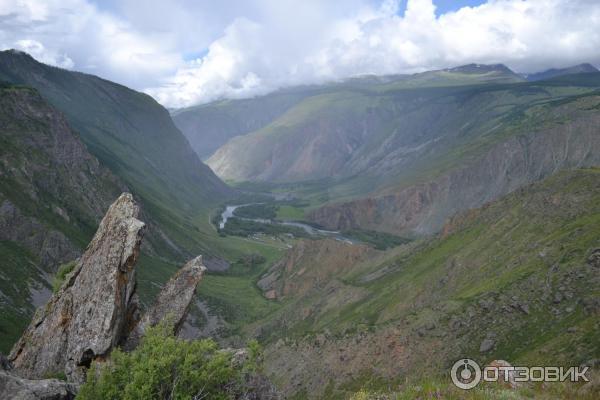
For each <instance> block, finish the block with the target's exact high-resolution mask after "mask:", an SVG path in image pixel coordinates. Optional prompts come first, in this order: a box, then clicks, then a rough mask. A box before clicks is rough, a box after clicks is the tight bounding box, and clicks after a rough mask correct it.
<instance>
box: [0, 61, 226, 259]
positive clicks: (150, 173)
mask: <svg viewBox="0 0 600 400" xmlns="http://www.w3.org/2000/svg"><path fill="white" fill-rule="evenodd" d="M0 79H3V80H6V81H9V82H12V83H17V84H25V85H29V86H32V87H34V88H36V89H37V90H39V92H40V93H41V94H42V96H44V98H46V99H47V100H48V101H49V102H50V103H51V104H52V105H53V106H55V107H56V108H57V109H59V110H61V111H62V112H63V113H64V114H65V115H66V117H67V119H68V120H69V123H70V124H71V125H72V126H73V127H74V128H75V129H76V130H77V131H78V132H79V133H80V134H81V138H82V140H83V141H84V143H85V144H86V146H87V147H88V149H89V150H90V152H91V153H92V154H94V155H95V156H96V157H97V158H98V159H99V160H100V162H101V163H102V164H103V165H105V166H107V167H108V168H109V169H110V170H111V171H112V172H113V173H114V174H115V175H117V176H119V177H120V178H121V179H122V180H123V181H124V182H125V183H126V184H127V185H128V186H129V188H130V189H131V190H132V192H133V193H134V195H136V196H137V197H139V198H140V199H141V202H142V206H143V209H144V212H145V213H146V215H147V217H150V218H146V219H150V220H149V221H148V222H149V223H150V224H151V225H153V226H155V228H156V229H155V232H157V233H156V235H155V236H154V237H153V238H149V239H150V240H149V242H150V245H151V246H152V248H153V250H154V253H155V254H157V253H158V252H160V255H161V257H163V258H170V259H175V260H178V261H179V260H181V259H183V258H185V257H186V256H188V255H190V254H197V253H199V252H201V251H203V250H207V249H208V248H209V246H208V245H207V242H208V241H210V240H211V238H214V237H215V236H216V235H215V234H214V231H213V230H212V227H211V226H210V225H209V223H208V219H209V217H208V212H209V209H210V208H211V206H213V205H214V204H216V203H218V202H220V201H221V200H223V199H224V198H226V197H227V196H230V195H231V194H232V191H231V189H229V188H228V187H227V186H226V185H225V184H224V183H222V182H221V181H220V180H219V179H218V178H217V177H216V176H215V175H214V174H213V173H212V172H211V171H210V169H209V168H208V167H207V166H206V165H204V164H202V163H201V162H200V160H199V159H198V157H197V156H196V154H195V153H194V152H193V150H192V149H191V147H190V146H189V143H188V142H187V140H186V139H185V137H184V136H183V135H182V134H181V132H180V131H179V130H178V129H177V128H176V127H175V125H174V124H173V122H172V120H171V119H170V116H169V114H168V112H167V110H165V109H164V108H163V107H161V106H160V105H159V104H158V103H157V102H156V101H154V100H153V99H152V98H151V97H150V96H147V95H145V94H142V93H139V92H136V91H133V90H131V89H128V88H126V87H124V86H121V85H118V84H115V83H112V82H109V81H106V80H104V79H101V78H98V77H95V76H92V75H86V74H82V73H78V72H72V71H67V70H62V69H59V68H54V67H50V66H47V65H44V64H41V63H38V62H37V61H35V60H34V59H33V58H31V57H30V56H28V55H27V54H25V53H21V52H16V51H4V52H1V53H0ZM212 252H213V253H215V252H216V253H219V249H218V248H216V249H214V250H212Z"/></svg>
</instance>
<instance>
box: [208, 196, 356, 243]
mask: <svg viewBox="0 0 600 400" xmlns="http://www.w3.org/2000/svg"><path fill="white" fill-rule="evenodd" d="M253 204H260V203H247V204H237V205H230V206H226V207H225V211H223V212H222V213H221V223H220V224H219V229H223V228H225V224H226V223H227V220H228V219H229V218H233V217H235V218H239V219H243V220H246V221H254V222H260V223H263V224H278V225H286V226H294V227H297V228H302V229H304V231H305V232H306V233H308V234H309V235H311V236H326V237H331V238H334V239H337V240H340V241H343V242H347V243H356V241H355V240H353V239H350V238H347V237H345V236H344V235H342V234H341V233H340V232H337V231H328V230H324V229H317V228H315V227H313V226H310V225H307V224H303V223H302V222H292V221H277V220H272V219H263V218H242V217H238V216H235V215H233V212H234V211H235V210H236V209H237V208H239V207H244V206H250V205H253Z"/></svg>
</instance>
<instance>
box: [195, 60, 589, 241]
mask: <svg viewBox="0 0 600 400" xmlns="http://www.w3.org/2000/svg"><path fill="white" fill-rule="evenodd" d="M498 68H499V67H497V66H492V67H489V68H484V67H482V66H477V65H471V66H465V67H461V68H460V69H458V72H456V70H453V71H454V72H453V73H455V74H461V75H462V76H468V75H469V74H472V73H475V72H476V71H478V70H480V69H481V70H483V72H482V73H483V74H484V75H485V74H487V73H489V69H491V70H492V71H496V70H497V69H498ZM473 71H475V72H473ZM501 71H504V70H503V69H501ZM476 76H479V75H476ZM598 88H600V73H595V74H594V73H590V74H580V75H570V76H564V77H557V78H554V80H552V81H540V82H512V83H511V82H508V83H496V82H492V83H485V82H479V83H478V84H464V82H463V84H462V85H455V84H452V85H445V86H440V85H438V86H427V85H423V86H421V87H419V86H416V87H409V86H408V85H405V86H404V87H400V88H399V87H398V83H397V81H396V82H395V83H389V82H387V81H386V83H383V84H368V85H367V84H365V85H363V86H361V87H360V88H357V87H356V86H355V87H350V86H348V85H342V84H340V85H337V86H328V87H327V88H323V89H322V91H321V92H319V94H316V95H314V96H309V97H305V98H304V99H303V100H302V101H300V102H299V103H297V104H296V105H295V106H293V107H291V108H290V109H288V110H287V111H286V112H285V113H284V114H283V115H281V116H280V117H278V118H277V119H275V120H274V121H273V122H271V123H270V124H268V125H266V126H265V127H263V128H261V129H259V130H257V131H254V132H251V133H248V134H246V135H243V136H238V137H235V138H233V139H231V140H229V142H228V143H227V144H225V145H224V146H222V147H221V148H220V149H219V150H217V152H215V154H213V155H212V156H211V157H210V158H209V159H208V160H207V163H208V164H209V166H211V167H212V168H213V170H214V171H215V172H216V173H217V174H218V175H219V176H221V177H222V178H224V179H229V180H234V181H251V182H256V183H260V182H268V183H275V184H280V185H281V184H288V183H290V182H292V183H295V184H296V185H300V186H302V185H304V186H305V189H306V190H304V193H303V194H304V195H306V194H308V196H309V197H310V201H311V205H310V207H309V208H308V209H306V210H305V211H306V212H305V215H307V216H308V218H309V219H310V220H312V221H313V222H315V223H317V224H319V225H322V226H324V227H326V228H329V229H334V230H347V229H355V228H360V229H369V230H381V231H386V232H389V233H394V234H401V235H405V234H408V235H414V234H417V235H420V234H429V233H433V232H436V231H437V230H438V229H440V227H441V226H442V224H443V223H444V221H445V219H446V218H448V217H450V216H451V215H453V214H454V213H456V212H460V211H462V210H465V209H468V208H472V207H478V206H480V205H482V204H483V203H485V202H487V201H490V200H493V199H496V198H498V197H499V196H501V195H503V194H506V193H509V192H510V191H512V190H515V189H516V188H518V187H520V186H521V185H523V184H527V183H530V182H533V181H536V180H539V179H542V178H544V177H546V176H548V175H550V174H552V173H554V172H556V171H558V170H560V169H564V168H572V167H580V166H593V165H596V163H597V162H598V154H599V152H598V151H595V150H594V149H596V148H597V145H598V143H597V137H598V136H597V134H596V132H597V128H596V126H597V122H596V119H597V118H598V115H599V113H598V110H597V108H596V105H597V102H598ZM567 143H568V145H567Z"/></svg>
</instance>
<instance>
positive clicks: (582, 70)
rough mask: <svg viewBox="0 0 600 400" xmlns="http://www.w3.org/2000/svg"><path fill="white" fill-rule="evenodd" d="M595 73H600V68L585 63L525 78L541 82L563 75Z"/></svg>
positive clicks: (525, 75) (537, 73) (528, 75)
mask: <svg viewBox="0 0 600 400" xmlns="http://www.w3.org/2000/svg"><path fill="white" fill-rule="evenodd" d="M594 72H600V71H599V70H598V68H596V67H594V66H593V65H592V64H590V63H583V64H577V65H573V66H571V67H566V68H551V69H548V70H546V71H542V72H536V73H533V74H524V75H523V76H524V77H525V79H527V80H528V81H541V80H544V79H551V78H555V77H557V76H563V75H574V74H589V73H594Z"/></svg>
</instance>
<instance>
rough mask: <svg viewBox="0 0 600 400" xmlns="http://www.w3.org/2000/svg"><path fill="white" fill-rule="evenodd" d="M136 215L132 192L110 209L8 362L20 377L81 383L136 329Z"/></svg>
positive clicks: (141, 225)
mask: <svg viewBox="0 0 600 400" xmlns="http://www.w3.org/2000/svg"><path fill="white" fill-rule="evenodd" d="M138 212H139V209H138V206H137V205H136V204H135V202H134V201H133V198H132V196H131V195H130V194H128V193H124V194H122V195H121V196H120V197H119V198H118V199H117V200H116V201H115V202H114V203H113V204H112V205H111V206H110V208H109V210H108V212H107V213H106V215H105V216H104V218H103V219H102V222H101V223H100V226H99V228H98V231H97V232H96V235H95V236H94V238H93V239H92V241H91V242H90V244H89V245H88V247H87V249H86V250H85V252H84V254H83V255H82V256H81V258H80V259H79V260H78V262H77V265H76V267H75V268H74V270H73V272H71V273H70V274H69V275H68V276H67V278H66V280H65V282H64V284H63V286H62V287H61V289H60V290H59V291H58V292H57V293H56V294H54V295H53V296H52V298H51V299H50V300H49V302H48V303H47V304H46V306H45V307H43V308H40V309H38V311H37V312H36V314H35V316H34V317H33V320H32V321H31V323H30V325H29V327H28V328H27V329H26V331H25V333H24V334H23V336H22V337H21V339H19V341H18V342H17V343H16V344H15V346H14V347H13V349H12V351H11V353H10V356H9V359H10V361H11V362H12V364H13V366H14V368H15V372H16V373H18V374H19V375H20V376H22V377H25V378H29V379H42V378H45V377H47V376H52V375H55V374H64V375H66V377H67V379H68V380H69V381H72V382H82V381H83V380H84V379H85V371H86V369H87V368H88V367H89V365H90V363H91V362H92V361H93V360H94V359H98V358H100V359H102V358H104V357H106V356H107V355H108V354H109V353H110V351H111V350H112V349H113V347H114V346H116V345H117V344H118V343H119V342H121V341H122V340H123V339H124V336H125V335H126V334H127V332H128V329H129V328H130V327H131V326H133V325H134V324H135V322H134V321H131V320H130V319H131V318H132V317H133V316H134V315H136V314H137V313H136V312H135V309H136V308H137V301H136V296H134V294H135V287H136V284H135V282H136V281H135V270H134V266H135V263H136V261H137V258H138V255H139V250H140V243H141V240H142V236H143V231H144V223H143V222H141V221H139V220H138V219H137V216H138Z"/></svg>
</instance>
